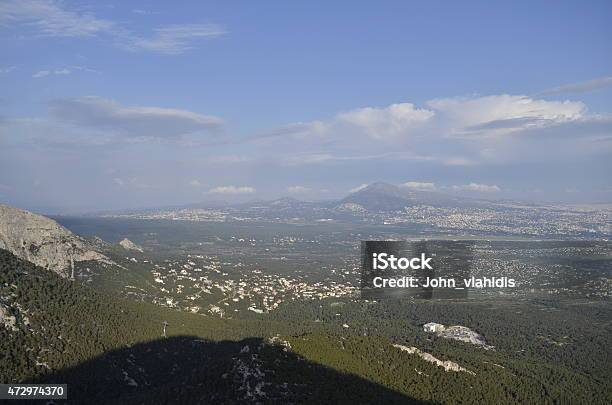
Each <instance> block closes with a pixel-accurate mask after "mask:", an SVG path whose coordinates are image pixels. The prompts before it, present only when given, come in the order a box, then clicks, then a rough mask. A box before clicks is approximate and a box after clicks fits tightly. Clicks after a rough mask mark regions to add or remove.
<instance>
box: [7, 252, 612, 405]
mask: <svg viewBox="0 0 612 405" xmlns="http://www.w3.org/2000/svg"><path fill="white" fill-rule="evenodd" d="M119 252H120V251H117V252H116V256H117V255H118V254H119ZM130 256H132V255H131V254H130ZM126 264H127V263H126ZM103 270H104V269H102V268H101V269H98V270H97V271H103ZM139 274H140V275H143V274H145V270H144V268H143V269H142V270H140V271H134V272H131V270H127V269H126V270H125V272H124V273H122V272H121V271H119V270H117V269H114V270H112V272H111V273H109V274H107V275H106V276H105V280H111V279H112V277H116V278H117V279H116V280H115V283H116V284H115V285H116V287H120V286H121V285H125V284H126V280H129V282H132V283H135V284H138V285H142V280H146V279H145V278H143V279H141V280H139V279H138V277H140V276H138V275H139ZM111 276H112V277H111ZM143 277H144V276H143ZM94 285H95V283H94ZM98 287H100V285H98ZM112 287H113V284H112V283H108V284H105V287H104V288H102V289H98V288H96V289H94V288H92V287H91V286H89V285H86V284H83V283H81V282H78V281H77V282H75V281H70V280H66V279H62V278H60V277H58V276H57V275H56V274H54V273H51V272H49V271H46V270H44V269H41V268H38V267H36V266H34V265H32V264H30V263H28V262H25V261H23V260H20V259H18V258H16V257H15V256H13V255H12V254H10V253H8V252H6V251H2V250H0V305H2V308H3V309H4V326H0V382H2V383H8V382H13V383H14V382H25V381H30V382H57V383H59V382H67V383H68V384H70V388H69V393H70V395H71V396H70V398H71V400H73V401H74V402H76V403H79V402H82V403H96V402H109V403H135V402H136V403H167V402H180V403H196V402H213V401H216V402H229V403H240V402H258V401H259V402H272V403H273V402H298V403H299V402H310V403H313V402H316V403H319V402H323V403H325V402H327V403H342V402H345V403H394V402H396V403H409V402H414V401H417V402H430V401H431V402H434V403H533V404H540V403H551V404H553V403H589V404H597V403H601V404H604V403H611V402H612V388H611V383H610V381H612V370H611V368H610V366H609V365H610V364H612V361H611V360H612V359H611V358H610V356H611V353H610V350H609V347H610V345H611V344H612V342H611V340H610V339H611V337H610V336H612V334H611V332H612V330H611V325H610V319H612V314H611V313H610V306H609V302H608V301H606V300H584V299H583V300H559V299H556V298H554V297H542V298H531V299H529V300H528V299H516V298H514V299H512V298H505V299H493V298H490V299H485V300H478V301H476V300H474V301H470V300H467V301H465V302H461V303H459V302H450V301H448V302H445V301H382V302H363V301H355V300H350V299H325V300H322V301H319V300H313V301H308V302H304V301H294V302H287V303H285V304H283V305H281V306H280V307H279V308H278V309H277V310H276V311H273V312H271V313H269V314H262V315H259V314H255V313H247V314H246V315H245V316H243V317H241V318H240V319H220V318H218V317H215V316H208V315H201V314H190V313H186V312H183V311H179V310H176V309H169V308H163V307H160V306H156V305H153V304H150V303H148V302H140V301H137V300H133V299H128V298H125V297H122V296H121V295H120V294H117V292H119V290H118V289H116V290H115V293H113V291H112V290H113V288H112ZM12 317H14V327H13V326H11V325H12V323H11V322H10V321H11V320H12V319H13V318H12ZM164 321H166V322H167V323H168V327H167V335H168V337H167V338H162V336H161V335H162V328H163V326H162V323H163V322H164ZM430 321H436V322H440V323H445V324H462V325H469V326H470V327H472V328H474V329H475V330H478V332H479V333H481V334H482V335H483V336H484V337H485V338H486V339H487V343H488V344H491V345H493V346H495V350H484V349H482V348H479V347H476V346H473V345H470V344H467V343H462V342H456V341H451V340H447V339H443V338H438V337H434V336H432V335H429V334H427V333H425V332H423V330H422V326H421V325H422V324H423V323H426V322H430ZM7 322H8V323H7ZM9 324H10V325H9ZM272 336H279V337H278V339H277V340H276V341H275V342H272V341H270V337H272ZM279 342H280V343H279ZM393 344H401V345H405V346H415V347H418V348H419V349H420V350H421V351H423V352H426V353H431V354H432V355H433V356H435V357H437V358H439V359H440V360H442V361H444V360H450V361H453V362H456V363H458V364H459V365H460V366H461V367H463V368H465V369H467V370H469V371H473V372H474V373H475V375H472V374H470V373H467V372H461V371H445V370H444V369H443V368H441V367H438V366H436V365H434V364H432V363H430V362H427V361H425V360H423V359H421V358H420V357H419V356H417V355H414V354H409V353H406V352H402V351H400V350H399V349H398V348H395V347H393V346H392V345H393ZM289 347H290V348H289Z"/></svg>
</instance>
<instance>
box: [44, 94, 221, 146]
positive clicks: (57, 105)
mask: <svg viewBox="0 0 612 405" xmlns="http://www.w3.org/2000/svg"><path fill="white" fill-rule="evenodd" d="M50 112H51V115H52V117H54V118H55V119H56V120H59V121H62V122H65V123H70V124H74V125H78V126H83V127H88V128H92V129H95V130H106V131H114V132H116V133H119V134H122V135H124V136H127V137H132V138H138V137H140V138H159V139H176V138H179V137H181V136H184V135H188V134H192V133H196V132H201V131H211V130H215V129H217V128H219V127H220V126H221V124H222V122H223V121H222V120H221V119H220V118H218V117H214V116H207V115H201V114H198V113H195V112H192V111H186V110H178V109H172V108H161V107H143V106H124V105H121V104H119V103H117V102H116V101H113V100H109V99H105V98H101V97H94V96H88V97H80V98H73V99H61V100H55V101H53V102H51V104H50Z"/></svg>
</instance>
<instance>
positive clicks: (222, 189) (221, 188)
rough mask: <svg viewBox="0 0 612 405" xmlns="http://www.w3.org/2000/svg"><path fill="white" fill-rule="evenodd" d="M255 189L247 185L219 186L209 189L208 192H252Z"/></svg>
mask: <svg viewBox="0 0 612 405" xmlns="http://www.w3.org/2000/svg"><path fill="white" fill-rule="evenodd" d="M255 191H256V190H255V188H253V187H248V186H241V187H236V186H219V187H215V188H212V189H210V190H209V191H208V192H209V193H214V194H252V193H254V192H255Z"/></svg>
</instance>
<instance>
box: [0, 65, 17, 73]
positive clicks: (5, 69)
mask: <svg viewBox="0 0 612 405" xmlns="http://www.w3.org/2000/svg"><path fill="white" fill-rule="evenodd" d="M15 69H17V66H7V67H4V68H0V74H2V75H3V74H7V73H11V72H12V71H13V70H15Z"/></svg>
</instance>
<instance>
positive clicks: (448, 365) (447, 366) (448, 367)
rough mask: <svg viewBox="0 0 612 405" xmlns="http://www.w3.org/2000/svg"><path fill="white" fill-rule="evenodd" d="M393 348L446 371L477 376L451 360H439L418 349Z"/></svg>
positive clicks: (397, 346)
mask: <svg viewBox="0 0 612 405" xmlns="http://www.w3.org/2000/svg"><path fill="white" fill-rule="evenodd" d="M393 347H395V348H398V349H400V350H401V351H403V352H407V353H408V354H416V355H417V356H419V357H420V358H422V359H423V360H425V361H428V362H430V363H433V364H435V365H436V366H438V367H442V368H443V369H444V371H462V372H464V373H468V374H471V375H476V374H475V373H474V372H473V371H470V370H468V369H466V368H463V367H461V366H460V365H459V364H457V363H455V362H454V361H450V360H445V361H442V360H440V359H438V358H437V357H434V355H433V354H431V353H426V352H423V351H421V350H420V349H418V348H416V347H407V346H403V345H393Z"/></svg>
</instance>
